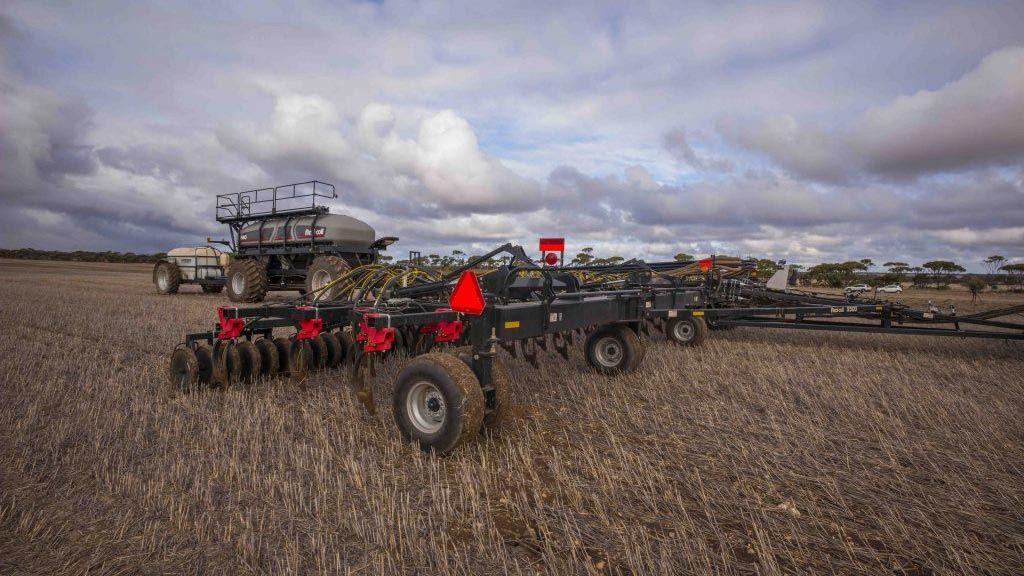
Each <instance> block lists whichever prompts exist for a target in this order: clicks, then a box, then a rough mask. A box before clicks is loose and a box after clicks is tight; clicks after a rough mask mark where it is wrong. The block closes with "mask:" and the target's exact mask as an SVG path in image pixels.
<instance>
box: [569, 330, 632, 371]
mask: <svg viewBox="0 0 1024 576" xmlns="http://www.w3.org/2000/svg"><path fill="white" fill-rule="evenodd" d="M583 351H584V353H585V355H586V357H587V363H588V364H590V365H591V366H592V367H593V368H594V369H595V370H597V371H598V372H600V373H602V374H619V373H622V372H632V371H633V370H636V369H637V367H638V366H639V365H640V362H641V361H642V360H643V357H644V352H643V343H641V342H640V337H639V336H637V335H636V332H634V331H633V330H632V329H630V328H629V327H628V326H626V325H625V324H606V325H604V326H601V327H599V328H598V329H596V330H594V331H593V332H591V333H590V335H589V336H587V340H586V342H584V344H583Z"/></svg>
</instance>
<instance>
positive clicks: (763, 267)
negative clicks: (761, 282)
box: [757, 259, 781, 279]
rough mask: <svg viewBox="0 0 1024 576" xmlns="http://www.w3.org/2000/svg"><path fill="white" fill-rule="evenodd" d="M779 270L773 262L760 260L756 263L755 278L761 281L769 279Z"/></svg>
mask: <svg viewBox="0 0 1024 576" xmlns="http://www.w3.org/2000/svg"><path fill="white" fill-rule="evenodd" d="M779 268H781V266H779V265H778V263H776V262H775V261H774V260H768V259H761V260H758V261H757V277H758V278H761V279H767V278H771V277H772V274H775V272H777V271H778V270H779Z"/></svg>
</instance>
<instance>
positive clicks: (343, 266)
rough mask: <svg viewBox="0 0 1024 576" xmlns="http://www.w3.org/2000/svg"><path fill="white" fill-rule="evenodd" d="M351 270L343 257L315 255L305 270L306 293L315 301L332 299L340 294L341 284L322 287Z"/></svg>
mask: <svg viewBox="0 0 1024 576" xmlns="http://www.w3.org/2000/svg"><path fill="white" fill-rule="evenodd" d="M349 271H351V267H350V266H349V265H348V262H346V261H345V260H344V259H342V258H339V257H337V256H317V257H316V258H315V259H314V260H313V263H312V264H310V265H309V270H307V271H306V294H309V296H310V298H312V299H313V300H317V301H328V300H334V299H335V298H337V297H338V296H339V295H340V294H341V290H340V288H341V286H338V285H335V286H331V287H330V288H326V289H325V288H324V287H325V286H327V285H328V284H330V283H331V282H334V281H335V280H337V279H338V278H341V277H342V276H344V275H345V274H348V273H349Z"/></svg>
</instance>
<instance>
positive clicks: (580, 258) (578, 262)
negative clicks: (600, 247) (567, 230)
mask: <svg viewBox="0 0 1024 576" xmlns="http://www.w3.org/2000/svg"><path fill="white" fill-rule="evenodd" d="M593 260H594V249H593V248H591V247H590V246H587V247H586V248H584V249H582V250H580V253H579V254H577V255H576V257H575V258H573V259H572V262H570V264H572V265H573V266H586V265H587V264H589V263H591V262H592V261H593Z"/></svg>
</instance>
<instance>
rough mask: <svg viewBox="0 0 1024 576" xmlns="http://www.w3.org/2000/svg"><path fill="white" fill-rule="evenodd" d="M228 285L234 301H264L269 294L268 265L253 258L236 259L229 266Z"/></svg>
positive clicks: (230, 297)
mask: <svg viewBox="0 0 1024 576" xmlns="http://www.w3.org/2000/svg"><path fill="white" fill-rule="evenodd" d="M227 287H228V298H229V299H230V300H231V301H232V302H262V301H263V299H264V298H265V297H266V296H267V267H266V266H265V265H264V264H263V263H262V262H260V261H259V260H255V259H253V258H240V259H238V260H235V261H234V262H232V263H231V266H229V267H228V273H227Z"/></svg>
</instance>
